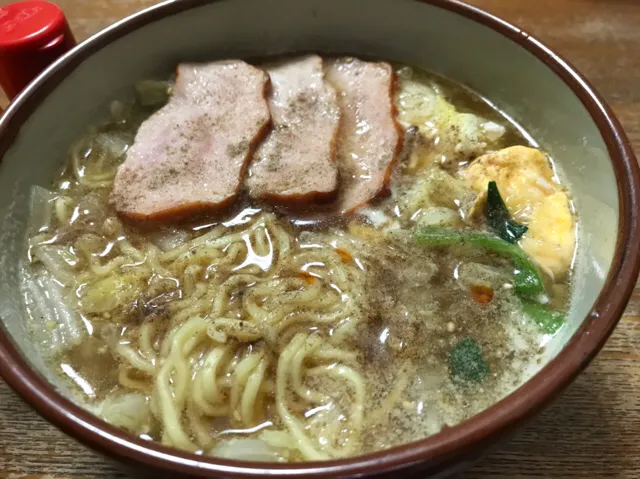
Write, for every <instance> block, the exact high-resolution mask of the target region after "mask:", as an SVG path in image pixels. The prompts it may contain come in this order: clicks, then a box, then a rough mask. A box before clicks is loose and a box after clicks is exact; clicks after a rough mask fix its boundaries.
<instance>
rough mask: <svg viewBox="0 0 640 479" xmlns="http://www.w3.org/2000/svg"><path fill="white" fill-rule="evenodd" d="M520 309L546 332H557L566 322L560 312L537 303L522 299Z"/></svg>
mask: <svg viewBox="0 0 640 479" xmlns="http://www.w3.org/2000/svg"><path fill="white" fill-rule="evenodd" d="M522 310H523V311H524V312H525V314H526V315H527V316H529V317H531V319H533V320H534V321H535V323H536V324H537V325H538V326H539V327H540V329H541V330H542V331H543V332H545V333H547V334H555V333H557V332H558V331H559V330H560V328H561V327H562V326H563V325H564V323H565V322H566V319H565V317H564V315H563V314H562V313H559V312H558V311H553V310H551V309H549V308H547V307H546V306H544V305H542V304H539V303H533V302H530V301H523V303H522Z"/></svg>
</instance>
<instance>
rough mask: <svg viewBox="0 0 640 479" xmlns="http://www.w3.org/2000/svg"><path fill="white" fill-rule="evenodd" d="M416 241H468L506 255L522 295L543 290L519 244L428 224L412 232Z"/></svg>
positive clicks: (431, 243) (428, 243) (427, 243)
mask: <svg viewBox="0 0 640 479" xmlns="http://www.w3.org/2000/svg"><path fill="white" fill-rule="evenodd" d="M415 238H416V241H417V242H418V244H422V245H425V246H436V247H445V246H456V245H465V244H469V245H472V246H475V247H478V248H483V249H484V250H486V251H490V252H492V253H495V254H498V255H500V256H502V257H504V258H508V259H510V260H511V262H512V263H513V267H514V286H515V290H516V293H517V294H518V295H519V296H521V297H532V298H534V297H536V296H538V295H540V294H542V293H544V292H545V288H544V283H543V281H542V276H540V272H539V271H538V268H537V267H536V265H535V264H534V263H533V261H531V259H530V258H529V256H527V254H526V253H525V252H524V251H522V249H520V247H519V246H518V245H515V244H511V243H508V242H507V241H504V240H502V239H500V238H497V237H495V236H493V235H490V234H487V233H480V232H477V231H455V230H451V229H447V228H437V227H429V228H422V229H418V230H417V231H416V233H415Z"/></svg>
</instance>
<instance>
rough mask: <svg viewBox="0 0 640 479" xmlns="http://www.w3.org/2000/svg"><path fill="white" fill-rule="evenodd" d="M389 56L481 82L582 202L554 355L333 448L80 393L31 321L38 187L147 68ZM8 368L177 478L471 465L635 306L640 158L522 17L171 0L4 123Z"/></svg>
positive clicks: (151, 469)
mask: <svg viewBox="0 0 640 479" xmlns="http://www.w3.org/2000/svg"><path fill="white" fill-rule="evenodd" d="M308 51H314V52H324V53H336V54H345V53H346V54H353V55H359V56H364V57H375V58H384V59H388V60H392V61H397V62H401V63H406V64H410V65H415V66H417V67H421V68H424V69H425V70H429V71H432V72H436V73H438V74H440V75H443V76H445V77H448V78H450V79H452V80H454V81H457V82H459V83H461V84H464V85H466V86H468V87H470V88H471V89H473V90H475V91H476V92H478V93H479V94H481V95H482V96H484V97H485V98H487V99H488V100H489V101H490V102H491V103H492V104H493V105H495V106H496V107H497V108H498V109H500V110H501V111H502V112H504V114H505V115H507V116H509V117H512V118H515V119H516V120H517V121H518V122H519V123H520V124H521V125H523V127H524V128H525V129H526V130H527V131H530V132H533V134H534V136H535V138H536V139H537V140H538V141H539V143H540V144H541V145H542V146H543V147H544V148H545V149H546V150H547V151H549V152H550V153H551V154H552V155H553V157H554V158H555V159H556V161H557V162H558V163H559V165H560V167H561V168H562V170H563V172H564V173H565V176H566V177H567V178H568V180H569V183H570V186H571V191H572V193H573V200H574V202H575V204H576V207H577V210H578V211H579V212H580V216H579V222H578V225H579V227H578V235H579V238H580V241H579V243H580V247H579V249H578V251H577V253H576V261H575V276H574V288H573V296H572V298H571V306H570V310H569V315H568V321H567V324H566V326H565V327H564V328H563V329H562V330H561V332H560V334H559V335H558V336H557V337H555V338H554V339H553V341H551V342H550V343H549V344H548V345H547V355H548V357H549V360H548V362H547V363H546V364H545V365H544V367H542V368H541V369H540V371H539V372H537V374H535V375H534V376H533V377H532V378H531V379H530V380H528V381H527V382H526V383H525V384H524V385H522V386H521V387H519V388H518V389H517V390H515V391H514V392H513V393H511V394H510V395H508V396H507V397H505V398H504V399H503V400H501V401H500V402H498V403H497V404H495V405H493V406H492V407H490V408H488V409H486V410H485V411H484V412H482V413H480V414H478V415H476V416H474V417H472V418H471V419H468V420H466V421H464V422H463V423H461V424H459V425H457V426H455V427H450V428H446V429H444V430H442V431H441V432H440V433H438V434H435V435H432V436H430V437H428V438H426V439H424V440H421V441H417V442H412V443H409V444H406V445H402V446H399V447H394V448H392V449H388V450H383V451H381V452H377V453H373V454H368V455H363V456H358V457H352V458H348V459H340V460H331V461H326V462H301V463H291V464H271V463H252V462H245V461H231V460H224V459H219V458H215V457H205V456H202V455H195V454H189V453H186V452H181V451H178V450H175V449H171V448H168V447H165V446H162V445H160V444H157V443H154V442H150V441H146V440H143V439H140V438H137V437H134V436H131V435H128V434H126V433H124V432H122V431H121V430H119V429H116V428H114V427H112V426H110V425H108V424H107V423H105V422H104V421H102V420H101V419H99V418H98V417H96V416H94V415H92V414H91V413H89V412H87V411H86V410H85V409H83V408H82V407H80V406H79V405H78V404H76V402H74V401H73V400H71V399H70V397H71V396H70V395H69V394H67V393H66V392H65V385H64V384H62V383H61V381H60V380H59V379H58V378H57V377H56V375H54V374H52V372H51V368H50V367H48V366H47V364H46V361H44V359H43V358H42V355H41V354H40V352H39V350H38V345H37V344H34V342H33V340H32V338H31V335H30V334H29V331H27V328H26V327H25V312H24V307H23V305H22V302H21V299H20V291H19V278H18V273H19V271H18V270H19V267H18V258H20V257H21V255H23V251H24V238H25V234H26V229H27V213H28V207H29V205H28V202H29V191H30V188H31V187H32V186H33V185H47V184H49V183H50V181H51V179H52V178H53V177H54V176H55V174H56V172H57V171H59V169H60V167H61V164H62V161H63V158H64V156H65V154H66V152H67V150H68V149H69V145H70V144H71V143H72V142H73V141H74V139H76V138H77V137H79V136H80V135H81V133H82V131H83V130H84V128H85V127H86V125H88V124H92V123H93V122H96V121H98V119H99V118H100V117H101V115H103V114H104V113H105V111H106V110H107V109H108V105H109V103H110V101H111V100H113V99H114V98H118V96H119V95H121V94H122V92H123V91H126V90H127V89H128V88H130V86H131V85H133V84H134V83H135V82H136V81H138V80H140V79H145V78H152V77H157V76H160V75H166V74H168V72H170V71H171V70H172V69H173V68H175V65H176V64H177V63H179V62H185V61H206V60H212V59H219V58H229V57H239V58H255V57H264V56H269V55H279V54H287V53H296V52H308ZM0 155H1V157H2V163H1V164H0V208H2V210H3V228H2V231H1V232H0V245H1V246H2V253H1V255H0V264H1V265H2V267H1V268H0V272H1V273H0V275H1V281H0V317H1V318H2V320H1V323H2V328H1V329H0V372H1V373H2V376H3V377H4V378H5V380H6V381H7V382H8V383H9V384H10V385H11V387H12V388H13V389H15V391H16V392H17V393H18V394H20V395H21V396H22V397H23V398H24V399H25V401H27V402H28V403H29V404H30V405H32V406H33V408H34V409H35V410H36V411H37V412H38V413H39V414H41V415H42V416H43V417H44V418H46V419H47V420H48V421H50V422H51V423H53V424H54V425H56V426H57V427H59V428H60V429H62V430H63V431H64V432H66V433H68V434H69V435H71V436H73V437H74V438H76V439H78V440H79V441H81V442H82V443H84V444H86V445H87V446H89V447H90V448H92V449H95V450H96V451H98V452H100V453H103V454H105V455H107V456H109V457H112V458H114V459H116V460H117V461H119V462H122V463H123V464H127V465H129V466H133V467H135V468H137V470H138V471H140V472H142V471H144V472H147V473H152V474H155V475H159V474H160V475H162V474H164V475H166V476H167V477H176V476H177V475H185V476H188V477H229V478H249V477H262V476H263V475H271V476H278V475H280V476H283V477H285V476H286V477H303V476H304V477H318V478H320V477H322V478H325V477H326V478H330V477H372V476H376V477H378V476H379V477H397V476H396V474H398V473H400V472H401V471H402V473H406V474H415V475H418V474H419V475H420V477H427V476H429V477H431V476H443V475H446V474H449V473H454V472H456V471H459V470H462V469H464V468H465V467H467V466H469V465H470V464H472V463H473V462H474V461H476V460H477V459H478V458H479V457H481V456H482V454H483V453H485V452H486V450H487V449H488V448H489V447H490V446H491V445H492V444H494V443H495V442H497V441H498V440H499V439H500V438H503V437H505V436H507V435H508V434H509V433H511V432H512V431H513V430H514V429H515V428H516V427H518V426H520V425H521V424H522V423H523V422H524V421H526V420H527V419H530V418H531V417H533V416H534V415H535V414H537V413H538V412H539V411H540V410H541V409H543V408H544V407H545V406H546V405H548V404H549V402H550V401H551V400H553V399H554V398H555V397H556V396H557V395H558V394H559V393H560V392H561V391H562V390H563V389H564V388H565V387H566V386H568V385H569V383H570V382H571V381H572V380H573V379H574V378H575V377H576V376H577V375H578V374H579V373H580V372H581V371H582V370H583V369H584V368H585V367H586V366H587V365H588V364H589V362H590V361H591V360H592V359H593V357H594V356H595V355H596V354H597V352H598V351H599V350H600V348H601V347H602V346H603V344H604V343H605V341H606V339H607V338H608V336H609V335H610V334H611V332H612V331H613V329H614V328H615V325H616V323H617V321H618V320H619V319H620V317H621V316H622V314H623V311H624V308H625V306H626V304H627V301H628V299H629V296H630V294H631V292H632V289H633V287H634V285H635V282H636V279H637V276H638V269H639V267H640V251H639V250H640V243H638V241H637V237H638V233H639V230H640V225H639V223H638V213H637V212H638V207H639V202H640V193H639V190H638V188H639V186H640V182H639V172H638V166H637V163H636V160H635V158H634V155H633V152H632V150H631V147H630V146H629V143H628V140H627V139H626V137H625V135H624V133H623V131H622V129H621V127H620V125H619V123H618V121H617V120H616V119H615V117H614V116H613V114H612V112H611V110H610V109H609V107H608V106H607V105H606V104H605V103H604V101H603V100H602V99H601V98H600V97H599V96H598V94H597V93H596V92H595V91H594V89H593V88H592V87H591V86H590V85H589V83H588V82H587V81H586V80H585V79H584V78H583V77H582V76H581V75H580V74H579V73H577V72H576V71H575V70H574V69H573V68H572V67H571V65H569V64H568V63H567V62H566V61H565V60H563V59H562V58H561V57H559V56H558V55H556V54H555V53H553V52H552V51H551V50H550V49H549V48H547V47H546V46H545V45H544V44H542V43H541V42H539V41H538V40H536V39H535V38H534V37H532V36H530V35H529V34H528V33H526V32H524V31H522V30H520V29H519V28H517V27H515V26H513V25H510V24H508V23H507V22H505V21H503V20H500V19H499V18H496V17H493V16H491V15H489V14H487V13H485V12H483V11H481V10H478V9H476V8H473V7H470V6H466V5H464V4H462V3H460V2H457V1H453V0H426V1H422V0H400V1H399V0H369V1H368V2H367V3H366V5H363V4H362V2H361V1H359V0H340V1H338V0H321V1H320V0H308V1H304V2H301V1H294V0H274V1H271V2H263V1H260V0H228V1H216V0H211V1H206V0H179V1H178V0H171V1H167V2H164V3H161V4H159V5H157V6H154V7H151V8H149V9H147V10H144V11H142V12H140V13H138V14H135V15H133V16H131V17H129V18H128V19H126V20H123V21H121V22H119V23H117V24H115V25H113V26H112V27H110V28H108V29H106V30H104V31H102V32H101V33H99V34H98V35H96V36H94V37H93V38H91V39H90V40H88V41H86V42H85V43H83V44H82V45H80V46H78V47H77V48H75V49H74V50H73V51H71V52H70V53H68V54H67V55H65V56H64V57H63V58H61V59H59V60H58V61H57V62H56V63H55V64H53V65H52V66H51V67H49V68H48V69H47V70H46V71H45V72H44V73H42V74H41V75H40V76H39V77H38V78H37V79H36V80H35V81H34V82H33V83H32V84H30V85H29V86H28V87H27V88H26V89H25V90H24V91H23V92H22V93H21V94H20V95H19V96H18V97H17V98H16V99H15V101H14V102H13V103H12V104H11V105H10V107H9V108H8V109H7V111H6V112H5V113H4V115H3V117H2V119H1V121H0Z"/></svg>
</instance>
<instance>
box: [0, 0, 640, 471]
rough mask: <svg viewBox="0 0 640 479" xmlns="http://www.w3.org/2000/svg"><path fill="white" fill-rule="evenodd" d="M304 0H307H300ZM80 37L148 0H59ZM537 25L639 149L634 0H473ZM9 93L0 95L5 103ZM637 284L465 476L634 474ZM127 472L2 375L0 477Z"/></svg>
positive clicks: (639, 453) (638, 40) (638, 461)
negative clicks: (576, 368)
mask: <svg viewBox="0 0 640 479" xmlns="http://www.w3.org/2000/svg"><path fill="white" fill-rule="evenodd" d="M300 1H303V0H300ZM7 3H9V2H8V1H7V0H0V5H6V4H7ZM57 3H58V4H59V5H60V6H61V7H62V8H63V9H64V10H65V12H66V13H67V16H68V18H69V21H70V22H71V26H72V28H73V30H74V32H75V34H76V36H77V38H78V40H83V39H85V38H86V37H87V36H89V35H90V34H92V33H94V32H96V31H98V30H99V29H101V28H103V27H105V26H107V25H109V24H110V23H112V22H114V21H116V20H118V19H120V18H122V17H124V16H126V15H128V14H130V13H132V12H134V11H135V10H138V9H140V8H143V7H145V6H148V5H151V4H154V3H156V2H155V1H154V0H57ZM470 3H472V4H474V5H477V6H479V7H482V8H485V9H486V10H488V11H490V12H493V13H495V14H497V15H500V16H502V17H503V18H505V19H507V20H510V21H512V22H514V23H516V24H519V25H520V26H521V27H523V28H525V29H526V30H528V31H530V32H532V33H533V34H535V35H537V36H538V37H539V38H541V39H542V40H543V41H545V42H547V43H548V44H549V45H550V46H551V47H552V48H554V49H556V50H557V51H558V52H560V53H561V54H563V55H564V56H565V57H566V58H568V59H569V60H570V61H572V62H573V63H574V64H575V65H576V66H577V67H578V68H579V69H580V70H581V71H582V72H583V73H584V74H585V75H586V76H587V77H588V78H589V79H590V80H591V81H592V82H593V83H594V84H595V86H596V87H597V88H598V89H599V90H600V91H601V92H602V94H603V95H604V97H605V98H606V99H607V100H608V101H609V102H610V103H611V105H612V106H613V108H614V110H615V111H616V113H617V114H618V116H619V118H620V120H621V121H622V123H623V125H624V127H625V128H626V131H627V133H628V135H629V136H630V138H631V140H632V142H633V145H634V147H635V149H636V151H637V152H640V0H470ZM4 104H6V99H4V98H1V99H0V105H2V106H4ZM637 387H640V289H636V293H635V294H634V297H633V299H632V300H631V304H630V305H629V308H628V310H627V315H626V317H625V318H624V319H623V320H622V322H621V323H620V325H619V326H618V329H617V330H616V332H615V333H614V335H613V336H612V337H611V339H610V340H609V342H608V344H607V346H606V348H605V349H604V350H603V351H602V353H601V354H600V356H599V357H598V358H597V359H596V360H595V361H594V363H593V364H592V365H591V367H590V368H589V369H588V370H587V371H586V372H585V373H584V374H583V375H582V376H581V377H580V378H579V379H578V380H577V381H576V382H575V383H574V385H573V386H572V387H571V388H570V389H569V390H568V391H567V392H566V393H565V394H564V396H563V397H562V398H561V399H560V400H559V401H558V402H557V403H556V404H555V405H554V406H552V407H551V408H550V409H549V410H548V411H547V412H546V413H544V414H542V415H541V416H540V417H539V418H538V419H537V420H536V421H535V422H534V423H533V424H532V425H530V426H529V427H527V428H526V429H524V430H523V431H522V432H521V433H520V435H519V436H518V437H517V438H516V439H514V440H512V441H511V443H509V444H506V445H505V446H503V447H502V449H501V450H500V451H498V452H496V453H494V454H493V455H491V456H490V457H488V458H487V459H486V460H484V462H482V463H481V464H479V465H477V466H476V467H475V468H474V469H472V470H471V471H469V472H468V473H466V474H464V475H463V477H464V478H467V479H472V478H490V477H508V478H516V477H523V478H531V477H550V478H574V477H581V478H594V477H604V476H606V477H615V478H640V391H637V390H636V388H637ZM67 477H83V478H109V479H114V478H122V477H125V476H123V475H122V474H121V473H119V472H118V471H117V470H116V469H114V468H113V467H112V466H111V465H110V464H108V463H107V462H105V461H104V460H103V459H102V458H100V457H98V456H96V455H95V454H93V453H92V452H90V451H88V450H86V449H85V448H84V447H82V446H80V445H79V444H77V443H76V442H74V441H73V440H71V439H69V438H67V437H65V436H64V435H63V434H62V433H60V432H58V431H57V430H56V429H54V428H53V426H50V425H49V424H48V423H47V422H45V421H44V420H42V419H41V418H40V417H38V416H37V415H36V414H35V413H34V412H33V411H32V410H31V409H29V407H27V406H26V405H24V404H23V403H22V401H21V400H20V399H19V398H18V397H17V396H16V395H15V394H13V392H11V390H10V389H9V388H8V387H7V385H6V384H4V383H2V382H0V478H12V479H18V478H25V479H26V478H30V479H45V478H47V479H62V478H67Z"/></svg>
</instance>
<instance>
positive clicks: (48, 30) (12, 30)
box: [0, 0, 76, 99]
mask: <svg viewBox="0 0 640 479" xmlns="http://www.w3.org/2000/svg"><path fill="white" fill-rule="evenodd" d="M75 44H76V42H75V40H74V38H73V35H72V33H71V30H70V29H69V24H68V23H67V20H66V18H65V16H64V13H62V11H61V10H60V9H59V8H58V7H57V6H55V5H53V4H52V3H48V2H44V1H38V0H31V1H26V2H18V3H13V4H11V5H8V6H6V7H1V8H0V86H2V88H3V89H4V91H5V93H6V94H7V96H8V97H9V98H10V99H11V98H13V97H14V96H16V95H17V94H18V93H20V91H21V90H22V89H23V88H24V87H25V86H27V84H28V83H29V82H30V81H31V80H33V79H34V78H35V77H36V76H37V75H38V74H39V73H40V72H42V71H43V70H44V69H46V68H47V67H48V66H49V65H50V64H51V63H53V62H54V61H55V60H56V59H58V58H59V57H60V56H62V55H63V54H64V53H66V52H67V51H68V50H70V49H71V48H73V47H74V46H75Z"/></svg>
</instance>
